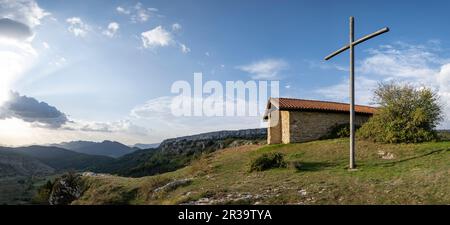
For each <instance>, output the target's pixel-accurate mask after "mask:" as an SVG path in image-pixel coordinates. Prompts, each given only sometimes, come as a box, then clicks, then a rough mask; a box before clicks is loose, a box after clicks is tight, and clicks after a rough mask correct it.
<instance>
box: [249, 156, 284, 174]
mask: <svg viewBox="0 0 450 225" xmlns="http://www.w3.org/2000/svg"><path fill="white" fill-rule="evenodd" d="M286 165H287V163H286V162H285V161H284V155H283V154H281V153H278V152H277V153H264V154H262V155H261V156H260V157H258V158H256V159H255V160H253V162H252V164H251V166H250V172H252V171H264V170H268V169H272V168H285V167H286Z"/></svg>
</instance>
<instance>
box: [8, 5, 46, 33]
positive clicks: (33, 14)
mask: <svg viewBox="0 0 450 225" xmlns="http://www.w3.org/2000/svg"><path fill="white" fill-rule="evenodd" d="M48 15H50V13H49V12H47V11H45V10H44V9H42V8H41V7H39V5H38V4H37V3H36V1H34V0H0V18H9V19H12V20H16V21H19V22H21V23H24V24H26V25H28V26H30V27H31V28H33V27H35V26H37V25H40V24H41V20H42V19H43V18H44V17H46V16H48Z"/></svg>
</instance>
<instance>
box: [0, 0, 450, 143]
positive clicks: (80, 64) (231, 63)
mask: <svg viewBox="0 0 450 225" xmlns="http://www.w3.org/2000/svg"><path fill="white" fill-rule="evenodd" d="M448 8H449V3H447V2H444V1H420V2H419V1H417V2H415V1H395V2H393V1H250V0H249V1H218V0H217V1H200V0H196V1H186V0H180V1H174V0H173V1H144V0H141V1H111V0H108V1H107V0H96V1H56V0H55V1H51V0H48V1H44V0H40V1H39V0H37V1H35V0H18V1H7V0H0V19H2V18H3V19H4V18H8V19H11V20H13V21H17V22H19V23H22V24H25V25H27V26H28V27H29V28H30V31H31V33H32V34H30V35H29V37H28V38H26V39H25V40H24V39H20V40H19V38H13V39H14V42H13V44H11V42H8V41H5V40H6V39H5V40H3V39H1V40H0V41H3V42H2V43H0V44H1V45H0V46H1V47H2V48H1V49H0V51H3V52H4V53H8V54H13V55H14V56H15V57H13V58H12V57H10V55H8V54H2V55H0V57H8V60H9V61H8V60H6V61H5V63H7V65H8V66H7V67H8V69H3V70H5V71H2V72H6V74H9V75H8V77H9V78H8V79H7V80H6V81H4V82H6V83H7V87H6V88H4V90H6V89H8V90H12V91H14V93H15V95H13V96H16V97H14V98H10V100H9V101H6V100H5V102H7V103H8V102H12V101H11V99H14V100H15V101H19V100H20V101H25V100H28V101H26V102H27V103H30V102H32V103H33V104H35V105H39V102H45V104H47V105H48V107H50V108H49V109H50V111H51V112H52V113H53V114H51V115H54V116H56V117H57V119H58V120H57V121H56V123H55V122H54V121H51V122H48V121H49V118H47V117H45V116H44V117H45V118H44V117H43V116H42V115H39V116H37V117H35V118H34V117H33V118H32V116H30V113H27V114H26V115H25V114H24V113H22V114H20V113H18V112H16V111H14V110H13V109H12V108H11V107H10V108H7V107H5V106H4V107H3V111H4V112H1V111H2V110H0V124H2V123H3V124H2V127H4V128H2V129H0V143H2V144H6V145H21V144H31V143H49V142H59V141H69V140H78V139H86V140H97V141H98V140H103V139H112V140H118V141H122V142H125V143H127V144H133V143H136V142H143V143H151V142H159V141H161V140H162V139H164V138H169V137H174V136H179V135H187V134H194V133H199V132H206V131H214V130H221V129H240V128H251V127H258V126H260V117H246V118H241V117H232V118H172V117H170V116H167V115H166V114H167V113H169V112H167V109H168V106H167V104H169V103H170V99H171V97H173V96H174V95H173V94H172V93H171V92H170V88H171V85H172V84H173V83H174V82H175V81H177V80H186V81H189V82H192V80H193V73H194V72H201V73H203V79H204V80H218V81H220V82H222V83H225V81H229V80H231V81H236V80H244V81H247V80H252V79H253V78H258V79H263V80H279V81H280V95H281V96H285V97H295V98H308V99H320V100H332V101H342V102H346V101H348V98H347V97H348V96H347V95H348V91H347V87H348V86H347V83H346V82H347V79H348V71H347V68H348V54H347V53H345V54H343V55H341V56H338V57H336V58H333V59H332V60H331V61H329V62H325V61H323V57H324V56H326V55H327V54H328V53H330V52H332V51H334V50H336V49H337V48H340V47H341V46H343V45H344V44H345V43H346V42H347V41H348V18H349V16H355V22H356V37H357V38H358V37H361V36H363V35H365V34H368V33H371V32H373V31H376V30H378V29H380V28H382V27H384V26H388V27H390V28H391V31H390V32H389V33H387V34H384V35H382V36H379V37H377V38H375V39H372V40H370V41H368V42H366V43H364V44H362V45H360V46H358V47H357V50H356V57H357V65H356V68H357V74H356V76H357V88H356V95H357V99H356V101H357V103H360V104H369V103H370V99H371V90H372V89H373V88H374V87H375V86H376V83H377V82H379V81H388V80H398V81H402V82H410V83H414V84H417V85H427V86H431V87H432V88H434V89H436V90H437V91H438V93H439V94H440V95H441V100H442V101H443V102H444V103H445V102H449V101H450V88H449V87H450V55H449V51H448V48H449V46H450V43H449V41H448V38H447V37H449V36H450V29H449V28H448V25H447V22H448V21H450V15H449V14H448V13H447V11H448ZM0 28H1V27H0ZM151 31H153V32H151ZM1 32H5V31H4V30H1V29H0V34H1ZM146 32H147V34H149V36H146V35H145V33H146ZM150 34H151V35H150ZM0 36H1V35H0ZM3 36H5V35H3ZM11 45H12V46H13V47H11ZM11 49H12V50H11ZM10 65H14V66H10ZM6 70H7V71H6ZM25 96H26V97H25ZM32 100H35V101H32ZM6 105H8V104H6ZM10 105H11V104H10ZM39 106H40V107H42V104H41V105H39ZM48 107H47V108H48ZM52 107H53V108H52ZM31 108H33V107H31ZM33 109H34V108H33ZM446 109H449V108H448V107H447V108H446ZM42 110H44V109H41V111H39V112H42ZM55 110H56V111H55ZM46 115H49V114H48V113H47V114H46ZM449 125H450V123H449V122H448V120H446V121H444V122H443V123H442V125H441V127H442V128H449V127H450V126H449ZM12 128H14V129H13V130H15V131H16V132H10V130H11V129H12Z"/></svg>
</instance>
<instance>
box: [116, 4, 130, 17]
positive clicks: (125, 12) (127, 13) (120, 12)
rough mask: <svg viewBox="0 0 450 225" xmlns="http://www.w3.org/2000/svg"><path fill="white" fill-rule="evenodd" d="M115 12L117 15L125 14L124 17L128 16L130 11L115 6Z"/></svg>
mask: <svg viewBox="0 0 450 225" xmlns="http://www.w3.org/2000/svg"><path fill="white" fill-rule="evenodd" d="M116 11H117V12H118V13H119V14H125V15H129V14H130V10H126V9H125V8H123V7H122V6H117V8H116Z"/></svg>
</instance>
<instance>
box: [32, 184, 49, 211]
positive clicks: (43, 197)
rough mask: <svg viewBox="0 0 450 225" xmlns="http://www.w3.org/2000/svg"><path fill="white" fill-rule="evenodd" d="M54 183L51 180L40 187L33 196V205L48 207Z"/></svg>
mask: <svg viewBox="0 0 450 225" xmlns="http://www.w3.org/2000/svg"><path fill="white" fill-rule="evenodd" d="M53 185H54V183H53V182H52V181H51V180H48V181H47V182H46V183H45V184H44V185H42V186H40V187H39V188H38V190H37V192H36V194H35V195H34V196H33V199H32V200H31V203H32V204H38V205H48V204H49V202H48V199H49V197H50V193H51V192H52V189H53Z"/></svg>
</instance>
